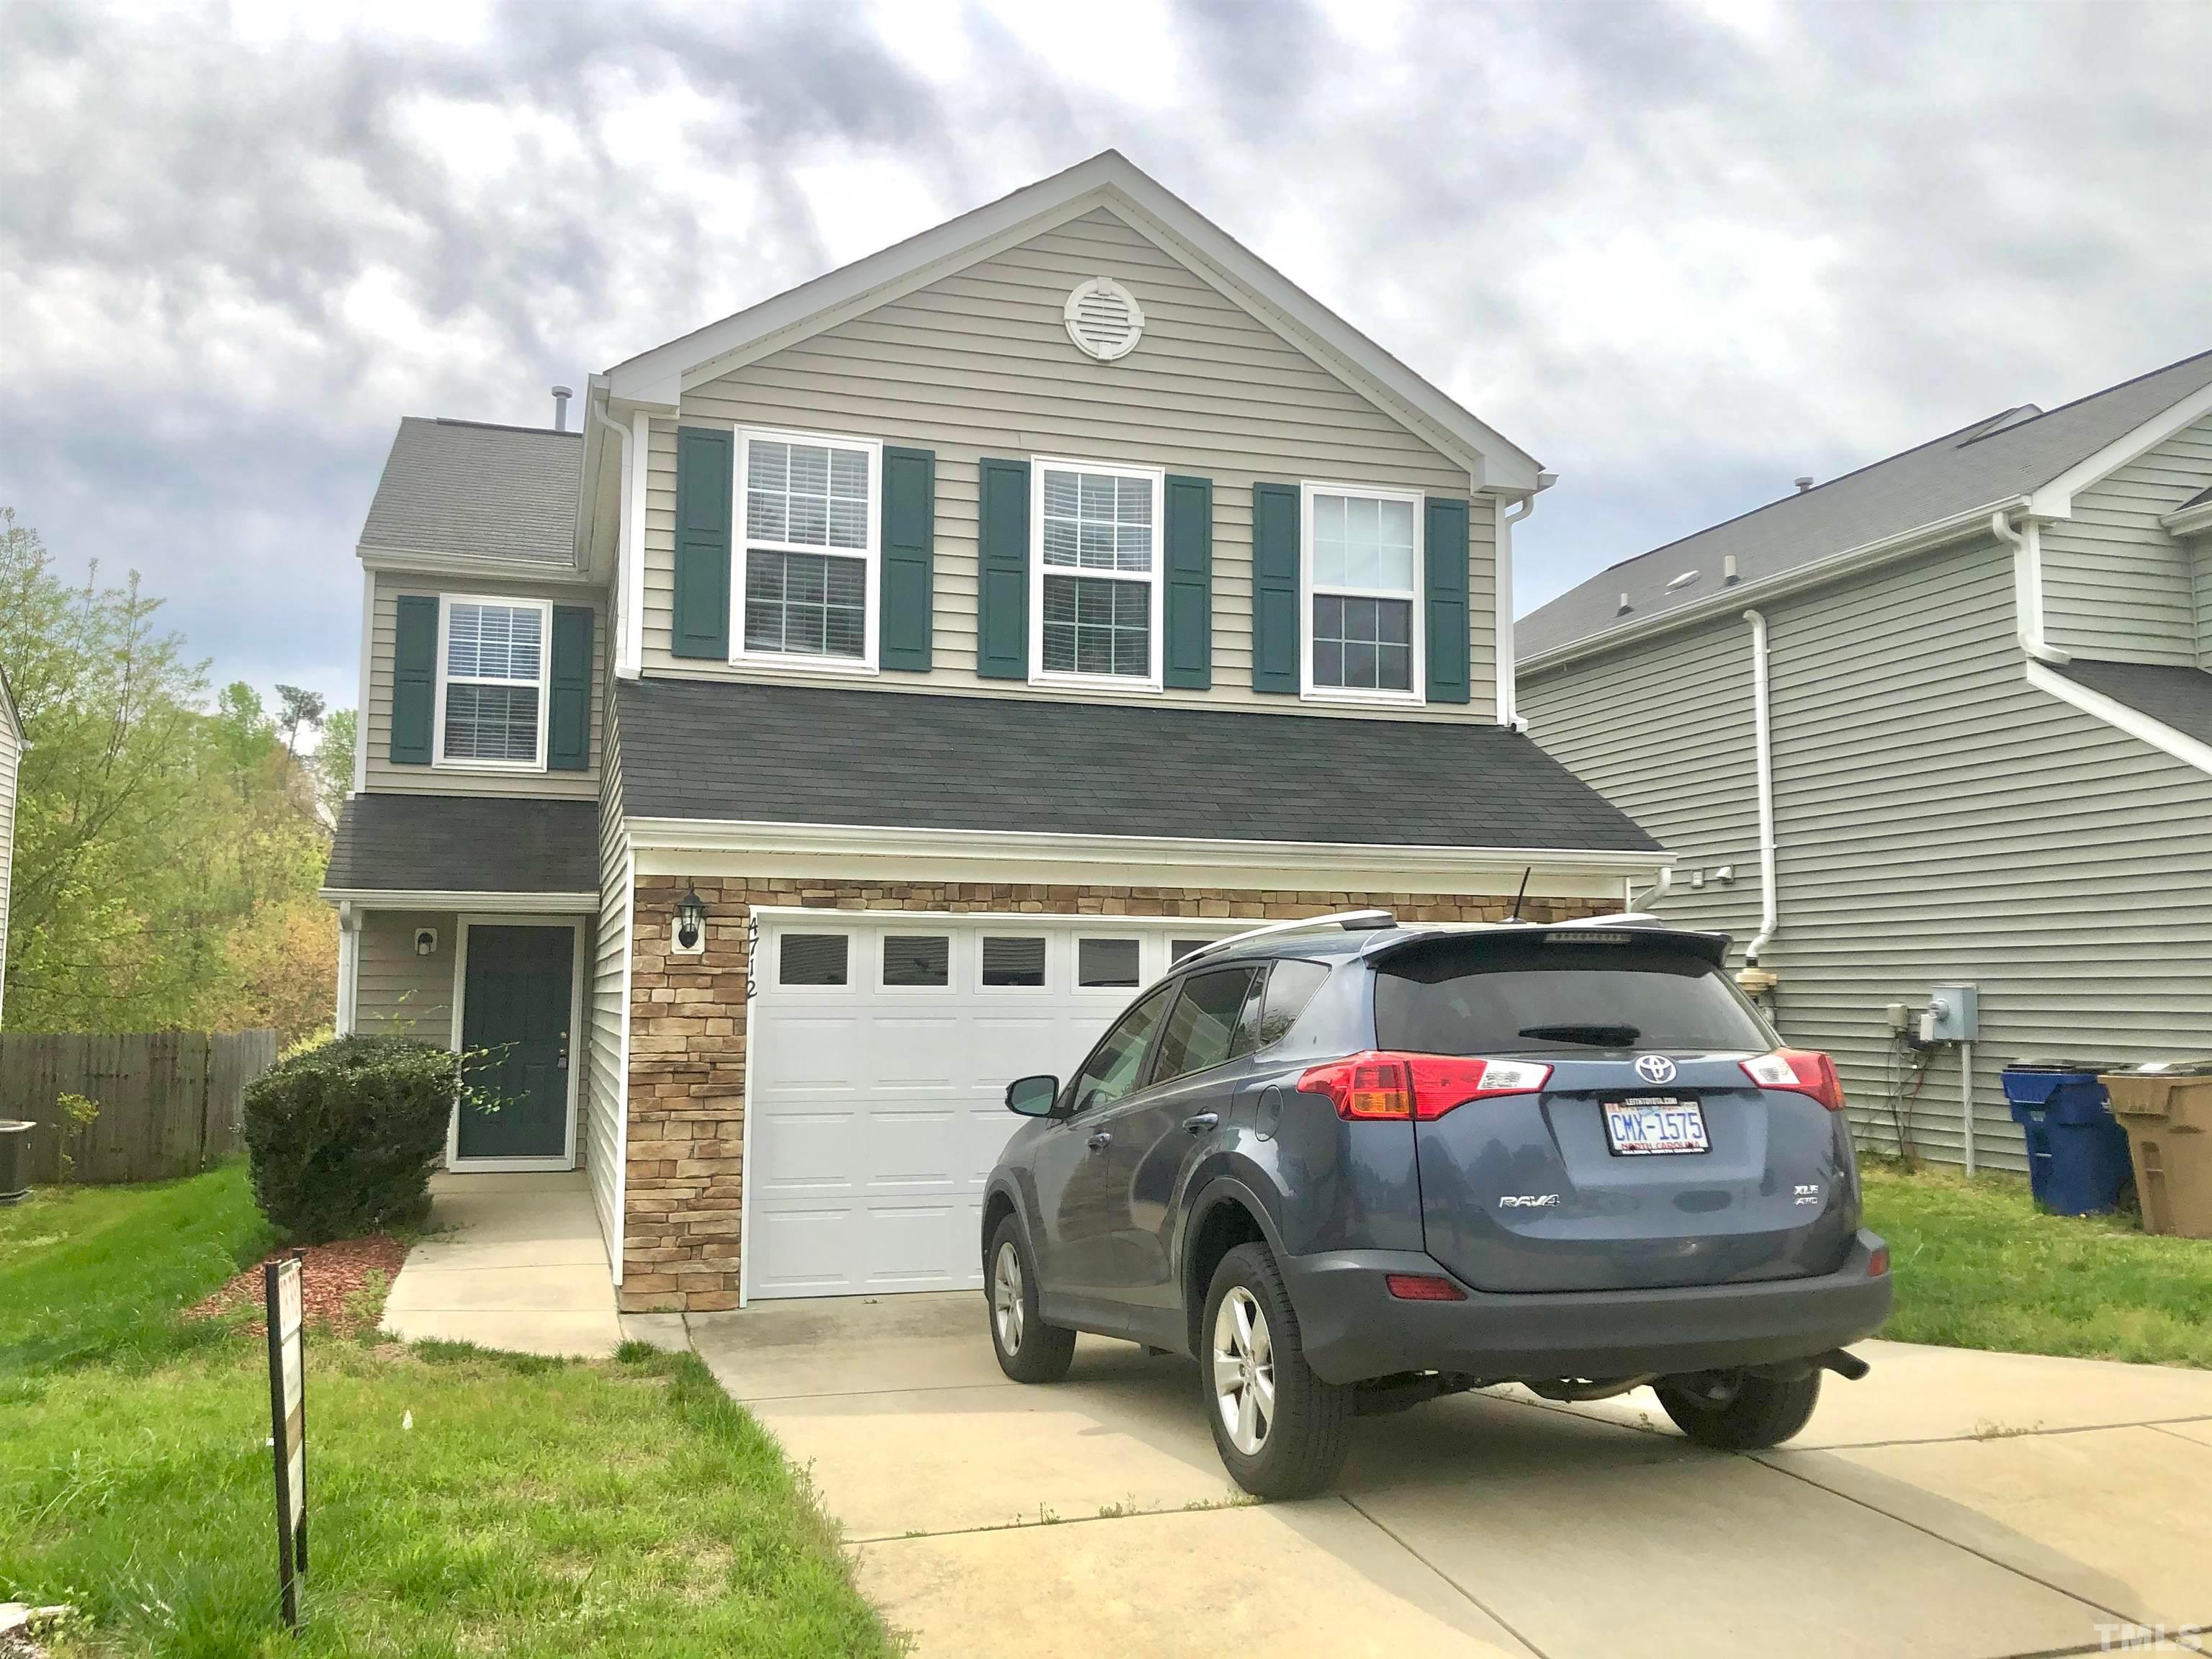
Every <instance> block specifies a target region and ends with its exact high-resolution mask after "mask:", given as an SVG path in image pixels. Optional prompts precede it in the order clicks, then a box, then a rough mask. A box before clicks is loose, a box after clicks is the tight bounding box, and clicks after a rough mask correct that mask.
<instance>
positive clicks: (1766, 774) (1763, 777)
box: [1743, 611, 1781, 989]
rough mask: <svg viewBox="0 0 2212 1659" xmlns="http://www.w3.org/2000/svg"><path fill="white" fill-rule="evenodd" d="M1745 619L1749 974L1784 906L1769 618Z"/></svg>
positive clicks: (1757, 615) (1745, 956)
mask: <svg viewBox="0 0 2212 1659" xmlns="http://www.w3.org/2000/svg"><path fill="white" fill-rule="evenodd" d="M1743 619H1744V620H1745V621H1746V622H1747V623H1750V624H1751V714H1752V753H1753V763H1754V764H1755V765H1756V767H1757V769H1758V775H1759V776H1758V783H1759V932H1758V933H1755V934H1753V936H1752V941H1751V943H1750V944H1749V945H1746V946H1745V947H1744V952H1743V966H1744V972H1745V973H1746V974H1749V973H1751V972H1752V971H1753V969H1757V968H1758V966H1759V952H1760V951H1764V950H1765V948H1766V941H1767V940H1769V939H1771V938H1773V937H1774V930H1775V928H1776V927H1777V926H1778V923H1779V921H1780V912H1781V907H1780V901H1779V898H1778V895H1777V894H1776V891H1775V885H1774V727H1773V723H1772V721H1771V719H1770V718H1769V714H1768V701H1769V696H1768V694H1769V690H1770V687H1769V684H1768V680H1767V675H1766V618H1765V617H1764V616H1763V615H1761V614H1760V613H1759V611H1745V612H1744V613H1743ZM1766 977H1767V979H1768V981H1769V982H1768V984H1767V986H1766V987H1765V988H1768V989H1771V988H1772V986H1771V975H1769V976H1766Z"/></svg>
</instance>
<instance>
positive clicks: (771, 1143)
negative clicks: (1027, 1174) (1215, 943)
mask: <svg viewBox="0 0 2212 1659" xmlns="http://www.w3.org/2000/svg"><path fill="white" fill-rule="evenodd" d="M1237 925H1238V924H1236V923H1195V922H1192V921H1179V922H1167V923H1161V922H1152V921H1135V920H1129V921H1124V920H1123V919H1121V918H1118V917H1116V918H1104V917H1090V918H1085V919H1083V920H1080V921H1073V920H1069V919H1066V918H1060V917H1050V918H1048V917H1038V918H1035V919H1030V918H1026V917H1024V918H1018V919H1013V920H1008V919H1006V918H996V919H989V920H982V921H979V920H977V919H975V918H974V917H969V916H950V915H945V916H933V915H892V916H886V915H881V914H878V915H868V916H865V917H863V916H859V915H850V914H847V913H840V912H836V911H816V912H812V913H810V914H805V915H775V916H769V915H763V921H762V929H761V938H760V944H759V957H758V959H757V967H756V969H755V970H754V971H755V980H754V990H753V1006H752V1014H751V1032H752V1036H751V1043H750V1048H749V1051H748V1063H747V1072H748V1078H749V1085H748V1090H747V1108H746V1109H747V1112H748V1115H749V1120H748V1124H747V1128H748V1132H749V1133H748V1145H747V1152H746V1165H745V1174H746V1177H747V1181H746V1188H747V1191H746V1196H745V1210H744V1214H745V1222H744V1231H745V1237H744V1273H745V1286H746V1293H747V1294H748V1295H749V1296H752V1297H789V1296H845V1295H857V1294H863V1293H867V1294H874V1293H880V1292H884V1291H948V1290H959V1289H963V1288H968V1287H972V1286H978V1285H981V1283H982V1270H981V1248H980V1246H979V1244H978V1242H977V1230H978V1228H979V1227H980V1226H981V1223H982V1203H983V1183H984V1182H985V1181H986V1180H987V1178H988V1177H989V1176H990V1173H991V1167H992V1165H993V1164H995V1163H996V1162H997V1161H998V1157H999V1153H1000V1151H1001V1150H1002V1149H1003V1148H1004V1147H1005V1146H1006V1138H1007V1137H1008V1136H1009V1135H1011V1134H1012V1133H1013V1132H1014V1130H1015V1129H1016V1128H1018V1127H1020V1120H1019V1119H1018V1118H1016V1117H1014V1116H1013V1115H1012V1114H1010V1113H1009V1112H1008V1111H1007V1110H1006V1104H1005V1093H1006V1085H1007V1083H1008V1082H1010V1081H1011V1080H1012V1079H1015V1078H1017V1077H1020V1076H1024V1075H1025V1074H1027V1073H1033V1072H1050V1073H1054V1074H1055V1075H1058V1076H1060V1077H1062V1078H1065V1077H1066V1075H1067V1074H1068V1073H1069V1072H1071V1071H1072V1070H1073V1068H1074V1067H1075V1066H1077V1065H1079V1064H1080V1063H1081V1061H1082V1059H1083V1056H1084V1054H1085V1053H1086V1052H1087V1051H1088V1050H1089V1048H1090V1047H1091V1043H1092V1042H1095V1041H1097V1037H1098V1035H1099V1033H1100V1032H1101V1031H1103V1030H1104V1029H1105V1027H1106V1024H1107V1022H1108V1021H1109V1020H1111V1019H1112V1018H1114V1016H1115V1014H1117V1013H1119V1012H1121V1010H1122V1009H1123V1008H1125V1007H1126V1006H1128V1004H1129V1003H1130V1002H1131V1001H1132V1000H1133V999H1134V997H1135V995H1136V991H1137V987H1139V985H1141V984H1146V983H1149V982H1150V981H1152V980H1154V979H1157V978H1158V976H1159V975H1161V974H1162V973H1164V971H1166V969H1167V967H1168V965H1169V963H1170V961H1171V960H1172V958H1173V957H1174V956H1176V955H1180V954H1182V951H1183V950H1185V949H1188V947H1189V946H1190V945H1192V944H1194V943H1196V942H1201V941H1204V940H1206V939H1214V938H1218V937H1220V935H1221V934H1222V933H1225V932H1230V931H1233V930H1234V929H1235V927H1237ZM1247 925H1249V924H1247Z"/></svg>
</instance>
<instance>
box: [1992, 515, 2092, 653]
mask: <svg viewBox="0 0 2212 1659" xmlns="http://www.w3.org/2000/svg"><path fill="white" fill-rule="evenodd" d="M1990 534H1991V535H1993V536H1995V537H1996V538H1997V539H1998V540H1999V541H2001V542H2010V543H2011V544H2012V597H2013V614H2014V617H2015V619H2016V622H2017V626H2016V627H2015V629H2014V630H2013V631H2014V635H2015V637H2016V638H2017V639H2018V640H2019V641H2020V648H2021V650H2022V651H2025V652H2026V653H2027V654H2028V655H2029V656H2030V657H2033V659H2035V660H2036V661H2038V662H2050V663H2069V662H2071V661H2073V660H2074V659H2073V656H2072V655H2071V654H2070V653H2068V652H2064V651H2061V650H2060V649H2059V648H2058V647H2057V646H2055V645H2053V644H2051V641H2049V640H2047V639H2045V637H2044V635H2043V526H2042V523H2041V521H2040V520H2036V519H2033V518H2030V517H2029V516H2028V515H2027V514H2026V513H2022V514H2021V521H2020V526H2019V527H2018V528H2017V529H2015V527H2014V526H2013V522H2012V520H2011V518H2010V516H2009V515H2008V514H2007V513H2006V512H2005V510H2004V509H2003V508H2002V507H1999V508H1998V509H1997V510H1996V512H1994V513H1990Z"/></svg>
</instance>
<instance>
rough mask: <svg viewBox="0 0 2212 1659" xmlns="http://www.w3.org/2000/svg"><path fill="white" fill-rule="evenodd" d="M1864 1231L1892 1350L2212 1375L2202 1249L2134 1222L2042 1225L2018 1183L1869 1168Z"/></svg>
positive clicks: (2208, 1274)
mask: <svg viewBox="0 0 2212 1659" xmlns="http://www.w3.org/2000/svg"><path fill="white" fill-rule="evenodd" d="M1862 1172H1863V1176H1864V1180H1865V1187H1866V1225H1868V1226H1869V1227H1871V1228H1873V1229H1874V1231H1876V1232H1878V1233H1880V1234H1881V1236H1882V1237H1884V1238H1886V1239H1887V1240H1888V1241H1889V1247H1890V1252H1891V1268H1892V1271H1893V1273H1895V1275H1896V1278H1897V1311H1896V1313H1895V1314H1894V1315H1893V1316H1891V1319H1890V1322H1889V1323H1888V1324H1887V1325H1886V1326H1885V1327H1883V1328H1882V1332H1881V1334H1882V1335H1884V1336H1886V1337H1890V1338H1893V1339H1894V1340H1898V1341H1900V1342H1933V1343H1940V1344H1943V1345H1946V1346H1951V1347H1959V1348H1996V1349H2002V1350H2005V1351H2008V1352H2020V1353H2057V1354H2078V1355H2081V1356H2083V1357H2085V1358H2095V1359H2130V1360H2139V1361H2145V1362H2149V1363H2153V1364H2162V1365H2201V1366H2205V1367H2208V1368H2212V1239H2202V1238H2154V1237H2148V1236H2146V1235H2145V1234H2143V1233H2142V1231H2139V1230H2138V1228H2137V1227H2136V1222H2135V1218H2133V1217H2132V1216H2062V1215H2047V1214H2045V1213H2043V1212H2040V1211H2039V1210H2037V1209H2036V1207H2035V1206H2034V1204H2033V1201H2032V1200H2030V1199H2029V1197H2028V1191H2027V1182H2026V1181H2024V1180H2021V1179H2019V1178H2017V1177H2012V1176H1978V1177H1977V1178H1975V1179H1974V1180H1972V1181H1968V1180H1967V1179H1966V1177H1965V1176H1963V1175H1960V1174H1958V1173H1956V1172H1955V1171H1952V1170H1926V1169H1923V1170H1918V1171H1911V1170H1906V1169H1905V1167H1904V1166H1903V1165H1901V1164H1890V1163H1886V1162H1881V1161H1877V1160H1874V1159H1868V1160H1866V1161H1865V1163H1864V1164H1863V1166H1862Z"/></svg>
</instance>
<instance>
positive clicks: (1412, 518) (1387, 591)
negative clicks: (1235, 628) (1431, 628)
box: [1300, 484, 1422, 702]
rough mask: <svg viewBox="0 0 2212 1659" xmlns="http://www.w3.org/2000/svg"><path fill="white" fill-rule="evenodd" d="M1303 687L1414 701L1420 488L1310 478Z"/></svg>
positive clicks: (1304, 517)
mask: <svg viewBox="0 0 2212 1659" xmlns="http://www.w3.org/2000/svg"><path fill="white" fill-rule="evenodd" d="M1304 495H1305V501H1304V513H1302V514H1301V515H1300V517H1301V521H1302V522H1303V524H1304V532H1305V548H1304V575H1305V590H1306V591H1305V605H1306V616H1307V620H1308V623H1309V624H1310V629H1309V633H1308V635H1307V637H1308V641H1309V642H1308V644H1307V647H1306V659H1305V687H1304V689H1305V692H1306V695H1308V696H1317V697H1341V698H1346V699H1350V700H1355V701H1372V702H1419V701H1421V693H1420V691H1419V686H1420V684H1421V666H1422V665H1421V604H1420V599H1421V592H1420V574H1419V573H1420V568H1421V545H1420V518H1421V515H1420V497H1419V495H1409V494H1406V493H1403V492H1401V491H1397V490H1383V489H1346V488H1343V487H1340V486H1338V485H1334V484H1308V485H1307V486H1306V487H1305V490H1304Z"/></svg>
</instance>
